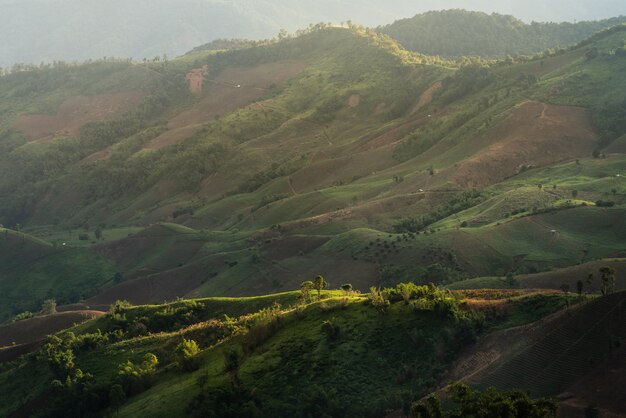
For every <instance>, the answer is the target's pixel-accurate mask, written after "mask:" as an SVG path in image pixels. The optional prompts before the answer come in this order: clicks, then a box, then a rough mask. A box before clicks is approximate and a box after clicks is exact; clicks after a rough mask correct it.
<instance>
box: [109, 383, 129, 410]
mask: <svg viewBox="0 0 626 418" xmlns="http://www.w3.org/2000/svg"><path fill="white" fill-rule="evenodd" d="M125 400H126V393H124V388H123V387H122V385H120V384H115V385H113V386H111V389H109V401H110V402H111V406H112V407H113V408H114V409H115V413H116V414H119V412H120V406H121V405H122V404H123V403H124V401H125Z"/></svg>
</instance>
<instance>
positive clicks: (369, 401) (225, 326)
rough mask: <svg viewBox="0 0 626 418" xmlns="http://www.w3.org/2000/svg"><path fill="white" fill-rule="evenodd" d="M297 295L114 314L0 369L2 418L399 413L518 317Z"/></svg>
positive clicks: (440, 298)
mask: <svg viewBox="0 0 626 418" xmlns="http://www.w3.org/2000/svg"><path fill="white" fill-rule="evenodd" d="M302 296H303V294H302V293H301V292H298V293H296V292H292V293H286V294H279V295H269V296H265V297H261V298H249V299H203V300H191V301H181V302H176V303H172V304H169V305H163V306H141V307H130V306H128V305H127V304H125V303H116V304H115V305H113V306H112V307H111V309H110V311H109V313H108V314H107V315H105V316H102V317H100V318H98V319H95V320H93V321H90V322H87V323H85V324H83V325H80V326H78V327H74V328H72V329H70V330H68V331H64V332H62V333H60V334H58V335H57V336H53V337H50V338H48V340H47V342H46V344H45V345H44V347H43V348H42V349H40V350H39V351H37V352H35V353H32V354H29V355H27V356H25V357H23V358H21V359H19V360H17V361H14V362H11V363H5V364H4V365H2V367H1V368H0V389H1V390H2V393H3V394H4V395H3V397H2V401H1V402H0V413H2V414H7V413H8V412H10V411H15V410H17V409H20V410H22V411H26V410H28V411H32V413H34V416H66V417H68V416H70V417H73V416H83V415H85V414H87V415H88V414H95V415H97V416H100V415H104V414H106V413H111V412H116V411H117V412H116V413H117V414H119V416H137V415H141V416H146V417H148V416H149V417H178V416H219V417H230V416H232V417H236V416H268V417H269V416H308V415H309V414H312V415H314V416H316V415H321V414H327V415H329V416H346V417H347V416H380V415H381V414H382V413H384V411H386V410H390V409H404V410H405V411H408V410H409V409H410V405H411V403H412V402H413V401H414V400H416V399H419V398H420V397H421V396H423V395H425V394H426V393H428V391H429V390H432V389H434V388H436V387H437V385H438V384H439V378H440V376H441V374H442V373H443V372H444V371H445V370H446V369H448V368H449V367H450V366H451V364H452V361H453V360H454V359H455V357H456V355H457V353H458V351H459V350H460V349H461V348H463V347H466V346H468V345H470V344H472V343H473V342H474V341H475V340H476V337H477V335H480V334H481V333H482V332H484V330H485V329H486V328H487V327H489V326H490V325H491V324H492V323H494V322H493V321H498V322H501V321H502V320H509V319H514V318H515V317H516V316H517V315H518V314H517V313H515V311H509V310H508V309H507V306H514V305H515V304H516V303H517V302H515V301H516V299H517V297H518V296H515V295H514V294H511V293H509V294H506V295H498V294H492V295H490V294H489V293H488V292H484V294H483V296H486V297H491V298H493V299H492V300H496V301H500V302H502V303H503V308H502V309H501V315H500V316H499V317H498V318H497V319H496V317H494V316H484V315H483V313H481V310H480V309H478V310H477V309H468V308H467V307H464V306H466V305H467V303H472V302H473V301H479V299H471V298H465V297H464V296H462V295H461V294H452V293H450V292H447V291H443V290H440V289H437V288H436V287H434V286H415V285H413V284H410V283H409V284H401V285H399V286H398V287H396V288H393V289H384V290H381V291H378V290H375V289H374V290H373V292H372V293H370V294H365V295H359V294H355V293H353V292H351V291H323V292H322V293H321V298H319V299H318V297H317V295H314V296H312V299H313V300H312V301H311V302H310V303H306V301H305V300H304V299H303V297H302ZM522 296H523V295H522ZM523 297H524V298H527V299H529V300H532V299H533V298H536V297H541V295H526V296H523ZM504 298H508V299H509V301H506V299H504ZM564 298H566V297H565V296H558V297H556V299H555V302H557V303H556V304H559V303H560V302H562V301H563V300H564ZM379 299H381V300H384V301H385V302H386V303H384V307H383V308H381V304H380V303H379V302H378V300H379ZM460 299H462V300H463V301H464V303H462V304H460ZM590 303H591V304H595V303H596V302H590ZM555 306H556V305H555ZM259 308H262V309H261V310H260V311H258V312H257V310H258V309H259ZM571 309H578V308H577V307H576V308H571ZM539 318H540V317H539V316H537V317H536V318H534V319H529V318H525V319H523V320H521V321H519V323H520V324H525V323H528V322H529V321H533V320H537V319H539ZM43 399H45V400H46V402H41V400H43Z"/></svg>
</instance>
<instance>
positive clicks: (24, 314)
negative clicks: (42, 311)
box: [11, 311, 35, 322]
mask: <svg viewBox="0 0 626 418" xmlns="http://www.w3.org/2000/svg"><path fill="white" fill-rule="evenodd" d="M34 316H35V314H34V313H32V312H30V311H26V312H22V313H19V314H17V315H15V316H14V317H13V319H12V320H11V322H19V321H23V320H25V319H29V318H32V317H34Z"/></svg>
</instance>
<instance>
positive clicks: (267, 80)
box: [0, 25, 626, 319]
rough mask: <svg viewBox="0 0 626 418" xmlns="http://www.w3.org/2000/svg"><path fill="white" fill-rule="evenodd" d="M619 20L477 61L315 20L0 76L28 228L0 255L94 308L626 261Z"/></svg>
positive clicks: (7, 152)
mask: <svg viewBox="0 0 626 418" xmlns="http://www.w3.org/2000/svg"><path fill="white" fill-rule="evenodd" d="M624 33H626V32H625V29H624V26H616V27H614V28H612V29H610V30H607V31H604V32H601V33H600V34H597V35H594V36H593V37H591V38H589V39H588V40H586V41H583V42H581V43H580V44H579V45H577V46H575V47H572V48H570V49H568V50H566V51H562V52H558V53H546V54H544V55H542V56H538V57H535V58H534V59H520V60H519V61H517V62H511V61H502V62H496V63H493V64H490V65H488V66H487V65H486V64H485V63H484V62H481V61H475V62H472V61H471V60H470V61H468V60H467V59H461V60H458V61H446V60H442V59H440V58H436V57H429V56H425V55H419V54H414V53H411V52H408V51H406V50H403V49H402V48H401V47H400V46H399V45H398V44H397V43H396V42H395V41H393V40H392V39H390V38H388V37H386V36H384V35H380V34H378V33H376V32H374V31H372V30H366V29H364V28H361V27H358V26H354V25H352V26H351V27H350V28H337V27H328V26H327V25H317V26H314V27H312V28H311V29H309V30H307V31H303V32H302V33H301V34H300V36H297V37H286V38H285V39H282V40H274V41H269V42H265V43H259V44H256V45H254V46H252V47H247V48H242V49H237V50H231V51H221V52H220V51H215V50H203V49H202V48H200V49H197V50H195V51H194V52H191V53H189V54H188V55H185V56H184V57H181V58H179V59H176V60H171V61H161V62H146V63H133V62H129V61H120V60H106V61H100V62H93V63H89V64H85V65H80V66H74V65H67V64H57V65H53V66H49V67H45V66H44V67H41V68H30V69H28V68H24V71H17V72H14V73H12V74H9V75H6V76H3V77H0V97H1V98H2V99H3V100H2V101H1V102H0V112H1V113H2V115H4V117H3V118H2V122H0V138H1V141H0V146H1V147H2V150H3V152H2V153H1V154H0V173H1V174H2V176H0V222H2V223H3V224H5V225H8V226H13V227H14V228H17V226H18V225H20V229H21V231H23V233H25V234H28V235H30V236H32V237H33V239H31V238H28V239H27V240H26V241H28V242H31V241H32V242H35V241H33V240H40V241H37V242H38V243H39V244H37V245H34V244H33V248H30V247H28V248H25V249H24V250H23V251H22V250H19V248H18V247H15V246H10V251H9V252H8V253H6V254H8V256H7V257H8V258H7V260H10V259H15V260H19V259H20V257H27V256H30V255H28V254H30V253H31V252H37V251H41V252H43V253H45V254H50V256H49V257H47V258H45V259H44V260H46V263H49V264H46V265H45V266H46V267H45V268H46V270H47V271H48V272H49V273H48V274H47V275H44V276H41V277H40V278H39V279H37V280H41V281H42V284H41V285H40V286H39V287H38V289H43V290H42V291H41V293H40V296H38V297H41V298H44V297H52V298H57V299H59V301H61V302H64V303H67V302H76V301H78V299H82V301H81V302H82V303H83V305H84V306H90V305H93V306H99V307H102V306H104V307H105V306H106V305H108V304H111V303H113V302H115V301H116V300H118V299H127V300H130V301H131V302H133V303H136V304H145V303H162V302H164V301H171V300H174V299H175V298H177V297H194V298H197V297H204V296H217V295H227V296H240V295H261V294H267V293H271V292H278V291H284V290H290V289H293V288H296V287H297V286H298V285H299V284H300V282H302V281H304V280H307V279H310V278H311V277H314V276H315V275H317V274H320V273H321V274H324V275H325V276H326V277H328V279H329V280H330V281H331V283H333V284H338V283H342V282H345V281H351V282H353V283H354V285H355V286H356V287H357V288H359V289H362V290H365V289H368V288H369V286H371V285H393V284H394V283H396V282H398V281H400V280H406V279H411V280H417V281H421V282H423V283H427V282H429V281H435V282H437V283H452V282H454V281H457V280H460V279H466V278H472V277H485V276H500V277H503V276H505V275H506V274H507V273H509V272H511V273H513V274H515V275H523V274H533V273H538V272H543V271H548V270H550V269H560V268H566V267H570V266H574V265H577V264H579V263H585V262H590V261H592V260H594V259H604V258H615V257H624V254H625V253H626V247H625V246H624V237H626V231H625V230H624V224H623V222H621V219H623V216H624V203H626V202H625V198H624V196H626V185H625V184H624V176H623V175H624V174H626V173H625V172H626V157H625V156H624V154H623V153H621V152H620V148H619V144H620V141H621V138H623V135H624V132H625V131H626V126H625V125H624V123H625V119H624V112H623V111H622V109H623V106H624V103H623V97H624V92H625V91H626V79H625V78H624V77H621V74H622V73H623V71H624V70H625V69H626V60H625V59H624V56H623V48H624ZM9 236H11V237H13V236H14V234H12V233H10V234H9ZM23 236H24V237H26V236H27V235H23ZM63 243H65V244H66V245H65V246H62V244H63ZM29 245H30V244H29ZM55 246H56V248H55ZM39 247H41V248H39ZM60 247H63V248H61V249H60ZM61 250H62V251H61ZM16 251H18V254H19V255H17V256H16V255H15V254H16ZM63 251H65V252H63ZM67 254H71V257H70V256H66V255H67ZM56 257H58V259H57V258H56ZM40 262H42V263H43V261H40ZM18 264H19V263H18ZM9 265H10V264H9ZM20 266H23V264H20ZM20 266H18V267H16V268H11V269H9V270H11V274H9V275H8V276H5V277H6V278H3V280H4V281H5V282H6V286H13V287H14V288H16V289H17V288H19V289H23V288H22V287H20V286H27V287H28V286H31V284H27V283H31V282H27V281H23V282H22V284H21V285H20V286H16V285H15V283H16V281H17V280H18V279H17V278H18V277H20V274H22V273H20V272H21V271H22V270H20V269H23V267H20ZM42 266H43V264H42ZM87 266H89V267H87ZM42 268H43V267H42ZM68 269H69V270H70V271H71V273H68ZM33 274H34V273H33V270H32V269H31V270H29V273H28V275H27V276H26V277H33V280H35V278H34V277H35V276H36V275H35V276H33ZM65 276H68V277H73V278H72V279H70V280H69V281H68V282H67V284H68V288H69V287H70V286H71V288H72V289H74V290H73V291H74V294H73V295H67V294H66V293H67V292H65V291H64V290H63V289H64V288H65V284H63V285H60V284H59V282H58V279H57V278H59V277H65ZM37 277H39V276H37ZM568 280H571V281H573V282H574V283H575V282H576V280H578V279H576V280H574V279H568ZM76 283H80V285H78V286H77V285H76ZM24 295H26V293H25V292H23V291H22V290H20V291H19V292H17V293H15V294H11V300H12V301H13V303H14V304H15V307H14V308H11V309H8V308H7V309H6V313H5V314H4V315H5V318H6V319H8V316H9V315H10V314H15V313H17V312H16V311H17V310H20V309H24V310H26V309H29V310H32V309H34V308H35V306H34V305H35V303H34V302H33V299H32V298H30V297H28V298H27V297H26V296H24ZM70 296H71V297H70ZM26 300H28V303H27V302H26Z"/></svg>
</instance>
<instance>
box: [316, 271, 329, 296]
mask: <svg viewBox="0 0 626 418" xmlns="http://www.w3.org/2000/svg"><path fill="white" fill-rule="evenodd" d="M327 287H328V282H327V281H326V280H325V279H324V277H322V276H320V275H318V276H316V277H315V280H314V281H313V288H314V289H315V290H317V299H318V300H320V299H321V298H322V290H324V289H326V288H327Z"/></svg>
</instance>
